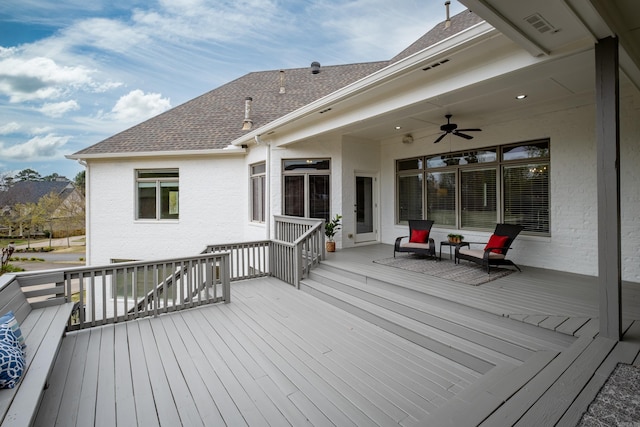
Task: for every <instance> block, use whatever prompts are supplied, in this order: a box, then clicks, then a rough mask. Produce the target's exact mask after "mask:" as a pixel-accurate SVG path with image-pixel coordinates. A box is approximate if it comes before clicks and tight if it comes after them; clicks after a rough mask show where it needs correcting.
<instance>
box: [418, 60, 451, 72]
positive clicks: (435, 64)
mask: <svg viewBox="0 0 640 427" xmlns="http://www.w3.org/2000/svg"><path fill="white" fill-rule="evenodd" d="M447 62H449V60H448V59H443V60H442V61H438V62H434V63H433V64H431V65H427V66H426V67H424V68H423V69H422V71H428V70H431V69H432V68H436V67H439V66H441V65H442V64H446V63H447Z"/></svg>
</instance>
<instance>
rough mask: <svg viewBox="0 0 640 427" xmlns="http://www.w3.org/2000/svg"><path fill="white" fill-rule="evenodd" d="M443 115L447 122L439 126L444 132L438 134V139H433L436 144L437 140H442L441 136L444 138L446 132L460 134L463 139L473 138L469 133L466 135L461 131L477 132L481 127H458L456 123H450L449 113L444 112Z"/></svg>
mask: <svg viewBox="0 0 640 427" xmlns="http://www.w3.org/2000/svg"><path fill="white" fill-rule="evenodd" d="M445 117H446V118H447V123H446V124H444V125H442V126H440V130H441V131H443V132H444V133H443V134H442V135H440V136H439V137H438V139H436V140H435V141H433V143H434V144H437V143H438V142H440V141H442V138H444V137H445V136H446V135H447V134H449V133H452V134H454V135H456V136H460V137H462V138H465V139H473V137H472V136H471V135H467V134H465V133H461V132H479V131H481V130H482V129H458V125H457V124H455V123H451V122H450V120H451V117H452V116H451V114H446V115H445Z"/></svg>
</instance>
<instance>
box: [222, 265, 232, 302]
mask: <svg viewBox="0 0 640 427" xmlns="http://www.w3.org/2000/svg"><path fill="white" fill-rule="evenodd" d="M230 258H231V257H230V255H228V254H227V255H225V256H223V257H222V261H221V262H220V267H221V268H220V273H221V274H220V275H221V276H222V293H223V295H222V298H223V299H224V303H225V304H229V303H230V302H231V280H230V277H231V275H230V274H229V268H230Z"/></svg>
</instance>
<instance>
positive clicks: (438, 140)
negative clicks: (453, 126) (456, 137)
mask: <svg viewBox="0 0 640 427" xmlns="http://www.w3.org/2000/svg"><path fill="white" fill-rule="evenodd" d="M446 135H447V133H446V132H445V133H443V134H442V135H440V136H439V137H438V139H436V140H435V141H433V143H434V144H437V143H438V142H440V141H442V138H444V137H445V136H446Z"/></svg>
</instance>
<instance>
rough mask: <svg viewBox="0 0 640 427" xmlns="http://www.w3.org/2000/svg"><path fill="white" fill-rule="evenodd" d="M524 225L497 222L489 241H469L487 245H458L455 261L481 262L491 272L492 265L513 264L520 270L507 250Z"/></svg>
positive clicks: (470, 243)
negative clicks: (476, 246) (475, 247)
mask: <svg viewBox="0 0 640 427" xmlns="http://www.w3.org/2000/svg"><path fill="white" fill-rule="evenodd" d="M522 229H523V227H522V226H520V225H514V224H497V225H496V229H495V231H494V232H493V235H492V236H491V238H490V239H489V242H487V243H479V242H469V245H485V247H484V248H483V249H472V247H471V246H469V247H468V248H464V247H456V255H455V262H460V260H461V259H464V260H467V261H471V262H475V263H476V264H480V265H481V266H482V267H483V268H486V269H487V273H490V272H491V266H492V265H493V266H499V265H512V266H514V267H515V268H517V269H518V271H522V270H520V267H518V266H517V265H516V264H515V263H514V262H513V261H511V260H509V259H507V252H508V251H509V249H510V248H511V243H513V241H514V240H515V238H516V237H517V236H518V234H520V232H521V231H522Z"/></svg>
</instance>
